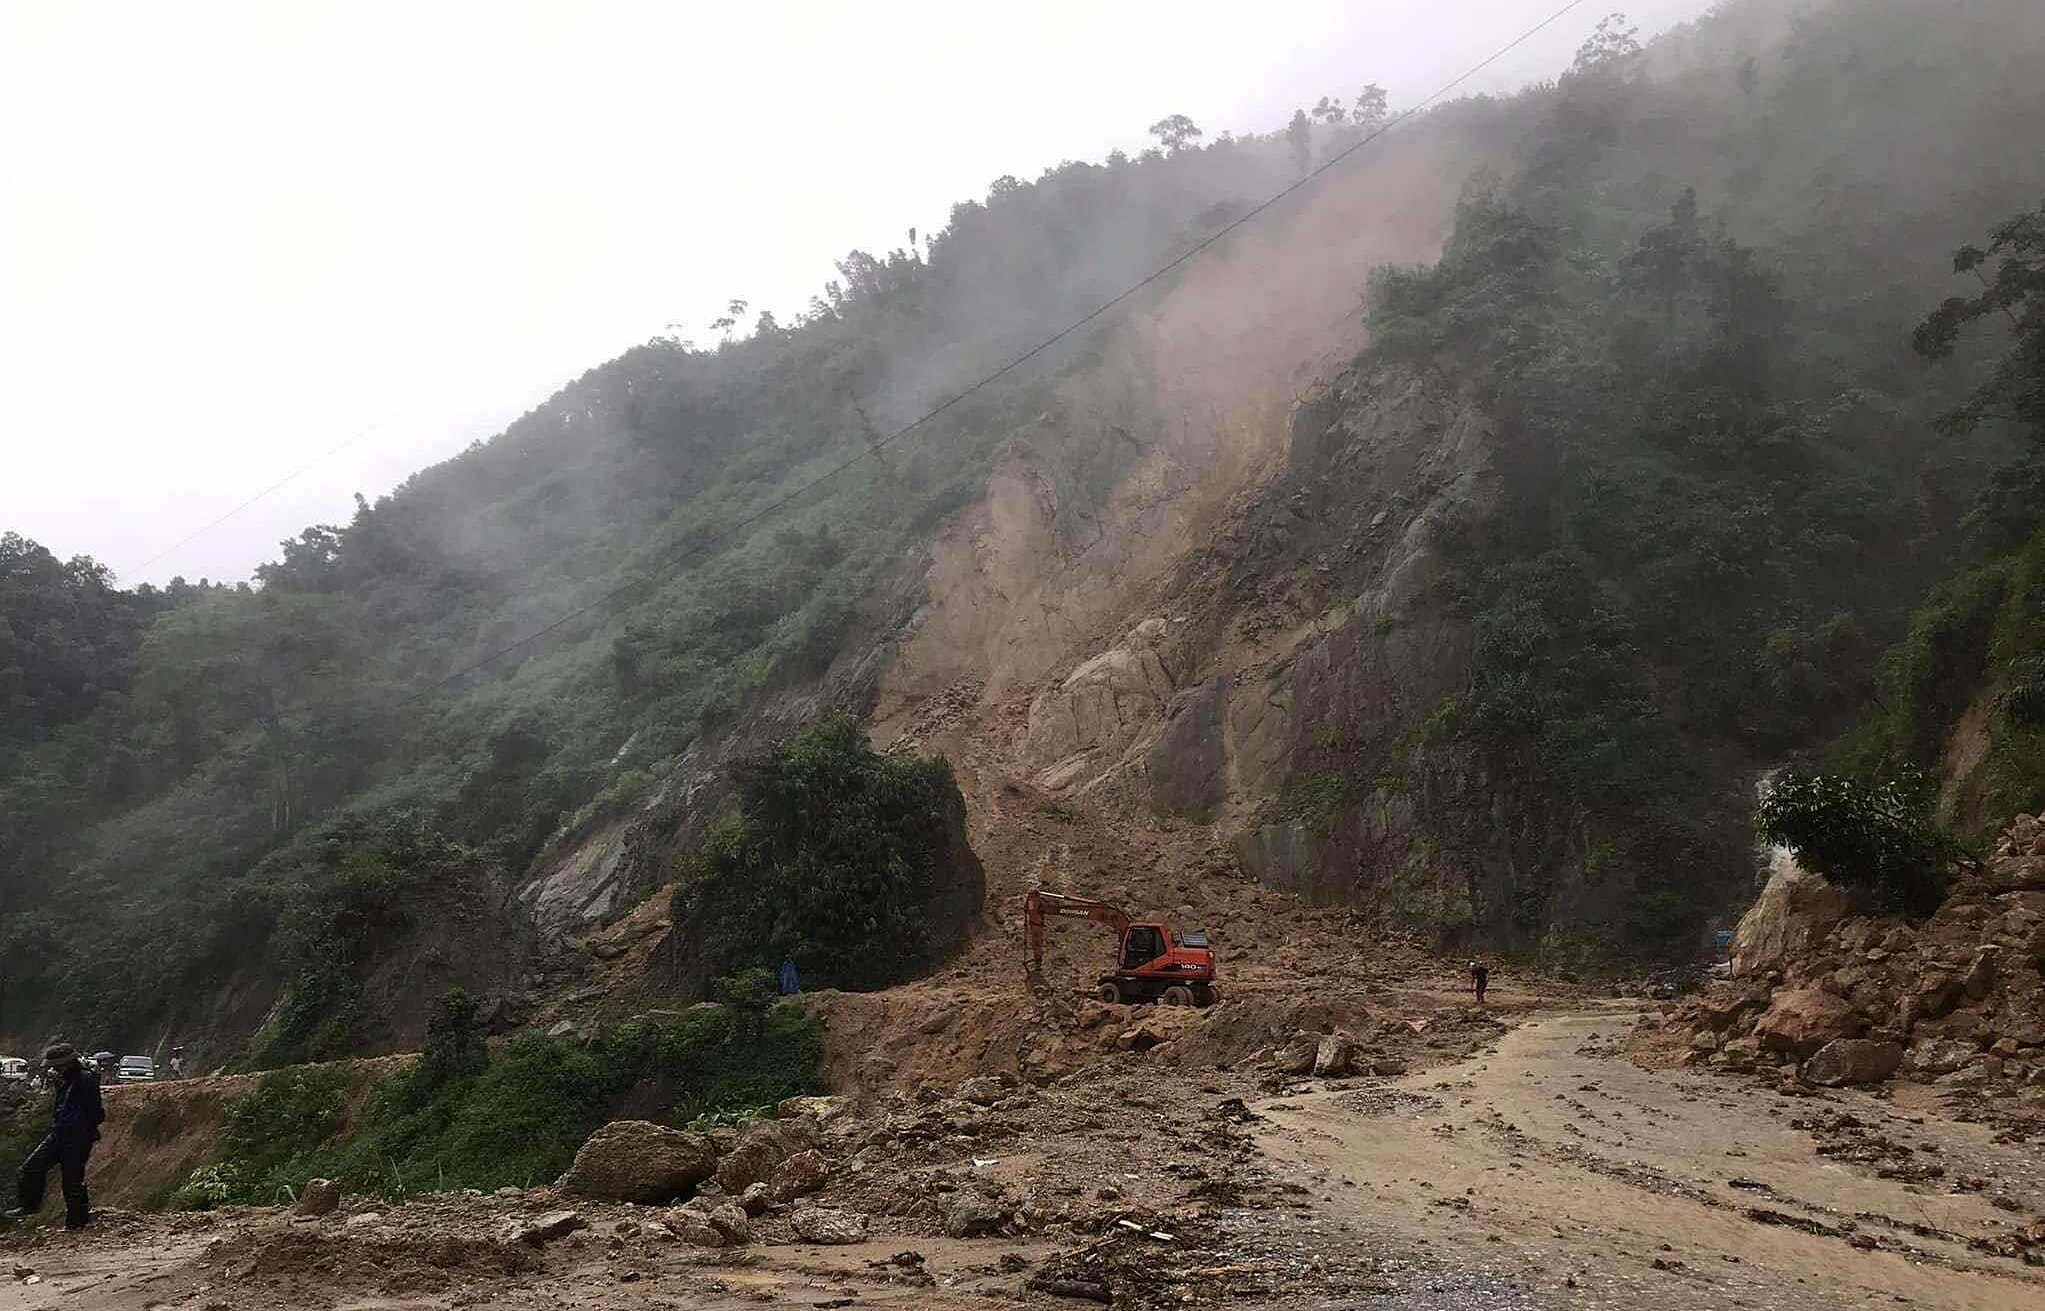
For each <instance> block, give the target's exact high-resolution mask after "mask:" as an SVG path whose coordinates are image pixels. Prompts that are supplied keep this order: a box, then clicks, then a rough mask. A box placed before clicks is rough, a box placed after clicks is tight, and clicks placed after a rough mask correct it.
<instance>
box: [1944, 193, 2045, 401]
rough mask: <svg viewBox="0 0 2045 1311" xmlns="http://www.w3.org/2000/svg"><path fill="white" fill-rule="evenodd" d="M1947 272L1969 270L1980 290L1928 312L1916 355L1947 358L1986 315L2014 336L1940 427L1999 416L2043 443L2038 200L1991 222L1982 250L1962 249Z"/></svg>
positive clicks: (2043, 247)
mask: <svg viewBox="0 0 2045 1311" xmlns="http://www.w3.org/2000/svg"><path fill="white" fill-rule="evenodd" d="M1990 270H1993V272H1992V273H1991V272H1990ZM1953 271H1954V272H1955V273H1962V274H1971V275H1972V276H1973V277H1975V278H1976V279H1977V280H1979V282H1980V284H1981V292H1980V294H1979V295H1975V296H1952V297H1948V298H1947V299H1946V301H1945V303H1943V304H1942V305H1940V306H1939V307H1938V308H1937V309H1935V310H1933V311H1932V312H1931V314H1930V315H1928V316H1927V317H1926V318H1925V320H1924V322H1923V323H1921V324H1919V325H1918V327H1917V332H1916V334H1915V336H1914V337H1913V339H1912V344H1913V345H1915V346H1916V348H1917V351H1918V353H1919V354H1921V355H1923V356H1925V357H1926V358H1927V359H1934V360H1942V359H1946V358H1948V357H1949V356H1951V355H1952V354H1953V352H1954V350H1955V349H1956V348H1957V346H1958V344H1959V340H1960V334H1961V333H1962V332H1963V331H1964V330H1966V329H1967V328H1968V327H1971V326H1972V325H1973V324H1974V323H1975V322H1976V321H1978V320H1981V319H1986V318H2000V319H2002V320H2004V321H2005V322H2006V323H2007V324H2008V325H2009V329H2010V335H2011V336H2012V337H2013V338H2014V339H2015V340H2014V342H2013V343H2012V345H2011V347H2010V349H2009V351H2008V352H2007V353H2006V354H2005V355H2004V356H2003V357H2002V359H2001V360H2000V361H1999V362H1998V363H1997V364H1996V366H1995V371H1994V372H1993V373H1992V374H1990V375H1989V378H1988V381H1987V382H1985V383H1983V384H1982V385H1981V386H1980V387H1979V388H1978V389H1977V390H1976V391H1975V392H1974V394H1973V395H1972V396H1970V397H1968V399H1967V400H1966V402H1965V403H1964V404H1962V405H1961V406H1959V407H1958V408H1957V409H1955V410H1953V411H1952V412H1951V413H1949V414H1947V415H1946V416H1945V418H1944V420H1943V423H1944V426H1945V427H1946V428H1947V429H1948V430H1950V431H1953V432H1968V431H1971V430H1973V429H1975V428H1977V427H1979V426H1980V425H1981V424H1983V423H1985V422H1987V421H1988V420H1990V419H2004V420H2008V421H2009V422H2012V423H2015V424H2018V425H2020V426H2021V427H2023V428H2025V429H2027V430H2028V431H2029V433H2030V435H2031V436H2032V437H2033V438H2034V439H2036V440H2039V441H2045V205H2041V206H2040V207H2039V208H2037V209H2034V210H2026V211H2025V212H2023V213H2021V214H2017V215H2014V216H2012V217H2010V218H2007V219H2004V220H2003V221H2002V222H2001V223H1998V224H1996V225H1995V227H1994V229H1993V230H1992V231H1991V232H1990V233H1989V234H1988V249H1986V250H1983V249H1981V247H1979V246H1972V245H1969V246H1962V247H1961V248H1960V249H1959V250H1958V251H1957V252H1956V253H1955V254H1954V255H1953Z"/></svg>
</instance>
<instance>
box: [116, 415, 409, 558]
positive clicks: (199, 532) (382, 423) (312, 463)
mask: <svg viewBox="0 0 2045 1311" xmlns="http://www.w3.org/2000/svg"><path fill="white" fill-rule="evenodd" d="M397 417H398V411H396V410H392V411H391V412H390V413H389V414H386V415H384V416H383V417H382V418H381V419H378V420H376V421H375V422H373V423H370V424H368V425H366V426H364V427H361V428H358V429H356V430H355V431H354V432H353V433H351V434H349V435H348V436H347V437H346V438H344V439H342V440H341V441H340V442H337V443H336V444H334V445H333V446H330V447H328V448H327V449H326V450H324V451H322V452H320V453H319V454H318V455H315V456H313V457H312V458H311V459H310V460H307V461H306V462H305V463H304V464H301V465H299V466H298V467H297V468H296V469H293V470H292V471H291V472H290V473H287V474H285V475H284V476H283V477H282V478H279V479H278V480H277V481H276V482H273V483H271V484H270V485H269V486H268V487H265V488H264V489H263V490H262V491H260V492H257V493H256V494H255V495H254V496H251V497H249V498H248V499H247V500H246V501H243V502H242V503H241V504H240V505H237V506H235V507H234V508H233V509H232V510H229V511H228V512H227V513H226V514H223V515H221V516H220V517H219V518H218V519H215V520H213V521H212V522H211V523H209V524H206V525H204V526H202V527H199V528H194V529H193V530H192V531H191V532H189V533H186V534H185V535H184V536H183V537H180V538H178V539H177V540H176V541H175V542H172V543H171V544H170V545H169V546H166V547H164V548H163V549H162V550H161V551H158V552H157V553H156V554H155V555H152V556H150V557H149V558H148V559H147V560H144V561H143V562H142V563H141V564H138V565H136V566H135V570H134V571H135V572H136V573H138V574H139V573H141V572H142V571H143V570H145V569H147V568H149V566H150V565H153V564H155V563H156V562H157V561H158V560H161V559H163V558H164V557H165V556H167V555H171V554H174V553H175V552H177V551H180V550H182V549H183V548H185V547H187V546H190V545H191V544H192V543H193V542H196V541H198V540H199V539H200V538H201V537H204V536H205V535H206V534H207V533H210V532H212V531H213V530H214V529H215V528H218V527H219V526H220V525H221V524H224V523H226V522H227V521H228V520H229V519H232V518H234V516H236V515H238V514H240V513H241V512H242V511H243V510H246V509H248V508H249V507H250V506H251V505H254V504H255V503H256V502H257V501H260V500H262V499H263V498H264V497H266V496H268V495H270V494H271V493H273V492H276V491H279V490H281V489H282V488H284V487H285V486H286V485H288V484H290V483H292V482H294V481H296V480H297V479H298V477H299V476H300V475H301V474H304V473H306V472H308V471H310V470H312V469H315V468H317V467H318V466H320V465H322V464H324V463H326V462H327V461H328V460H331V459H333V458H334V457H335V456H336V455H339V454H340V453H341V452H342V451H345V450H347V449H348V448H349V447H350V446H353V445H354V444H355V443H356V442H359V441H361V440H362V439H363V438H364V437H367V436H369V434H371V433H373V432H375V431H377V430H378V429H379V428H386V427H389V426H390V424H391V421H392V420H394V419H396V418H397Z"/></svg>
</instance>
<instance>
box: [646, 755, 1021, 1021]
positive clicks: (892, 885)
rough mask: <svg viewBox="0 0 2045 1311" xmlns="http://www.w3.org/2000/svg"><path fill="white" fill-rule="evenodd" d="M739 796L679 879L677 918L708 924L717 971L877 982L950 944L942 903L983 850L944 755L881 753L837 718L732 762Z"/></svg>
mask: <svg viewBox="0 0 2045 1311" xmlns="http://www.w3.org/2000/svg"><path fill="white" fill-rule="evenodd" d="M733 781H734V782H735V783H736V784H737V788H738V797H739V807H738V814H737V815H736V816H735V817H733V819H732V820H731V821H730V822H728V823H727V824H725V825H724V826H723V827H722V828H720V829H719V830H718V831H717V832H715V833H714V834H712V835H711V837H710V838H709V840H708V841H706V842H705V843H704V846H703V850H702V853H701V855H700V856H699V858H698V859H697V861H696V863H695V867H694V868H693V869H692V870H691V871H690V872H689V873H688V874H686V875H684V876H683V878H682V879H681V880H680V881H679V882H678V883H677V884H676V888H675V893H674V899H673V900H674V905H673V911H674V915H675V923H676V924H687V925H691V926H694V927H696V928H697V929H699V930H700V931H701V933H702V935H703V941H704V949H705V951H706V953H707V955H708V957H709V963H710V965H711V968H712V970H713V972H715V973H726V972H729V971H732V970H739V969H746V968H749V967H753V966H761V967H766V966H772V965H775V964H778V963H779V962H780V961H781V960H783V959H784V958H786V959H792V960H794V961H795V963H796V965H797V966H799V967H800V968H801V970H802V975H803V977H804V978H805V979H813V980H815V981H816V982H817V983H818V984H820V985H825V986H834V987H848V988H880V987H886V986H888V985H889V984H893V983H898V982H900V981H901V980H903V979H905V978H908V977H910V976H911V975H912V974H914V973H915V972H916V971H917V970H919V969H923V968H926V967H928V966H929V965H930V964H931V963H932V962H933V961H934V960H936V959H937V958H938V957H939V956H941V955H942V954H943V953H944V952H945V951H947V950H949V949H950V948H951V947H952V946H953V945H954V944H953V940H952V938H951V936H950V935H951V934H953V933H955V932H956V925H952V924H947V923H946V922H945V921H946V919H947V916H946V914H945V913H944V909H943V907H944V906H945V905H947V904H949V903H950V901H951V900H952V899H953V898H955V897H956V896H957V894H958V893H959V891H960V890H965V891H966V892H967V893H968V895H969V897H970V899H971V900H972V901H973V902H974V904H975V909H977V903H978V898H979V896H980V895H981V893H982V891H983V883H982V879H983V877H984V876H982V875H981V873H980V871H979V865H978V861H977V860H976V859H975V858H974V857H973V855H972V852H971V850H970V848H968V847H967V846H966V845H965V802H964V800H963V799H962V798H961V797H960V795H959V788H958V784H957V782H955V781H954V780H953V778H952V772H951V766H950V765H948V764H946V763H945V762H944V761H943V760H942V759H938V758H929V759H920V758H917V757H910V756H883V755H880V754H879V753H877V752H875V751H874V749H873V748H872V747H871V746H869V745H868V744H867V741H866V733H865V730H864V729H862V728H861V727H860V725H859V724H858V723H856V722H855V721H852V720H834V721H831V722H828V723H825V724H823V725H820V726H819V727H817V728H814V729H811V730H810V731H809V732H807V733H804V734H803V735H802V736H800V737H798V738H796V739H795V740H794V741H792V742H788V743H784V744H782V745H781V746H778V747H776V748H774V749H772V750H770V751H767V752H765V753H763V754H761V755H758V756H755V757H752V758H750V759H748V760H746V761H744V762H742V763H741V764H740V765H738V766H737V768H736V769H735V770H734V778H733Z"/></svg>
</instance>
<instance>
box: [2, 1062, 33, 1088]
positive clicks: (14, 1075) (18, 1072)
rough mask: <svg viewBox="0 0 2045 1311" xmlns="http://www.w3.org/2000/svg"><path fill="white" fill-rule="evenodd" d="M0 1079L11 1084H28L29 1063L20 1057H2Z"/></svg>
mask: <svg viewBox="0 0 2045 1311" xmlns="http://www.w3.org/2000/svg"><path fill="white" fill-rule="evenodd" d="M0 1079H5V1080H7V1081H8V1082H9V1083H27V1082H28V1062H27V1061H26V1060H24V1059H23V1058H22V1057H19V1056H0Z"/></svg>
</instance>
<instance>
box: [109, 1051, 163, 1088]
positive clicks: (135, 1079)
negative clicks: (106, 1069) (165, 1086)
mask: <svg viewBox="0 0 2045 1311" xmlns="http://www.w3.org/2000/svg"><path fill="white" fill-rule="evenodd" d="M114 1079H115V1081H116V1082H119V1083H153V1082H155V1080H156V1058H155V1057H153V1056H123V1057H122V1058H121V1066H120V1070H119V1072H118V1073H116V1074H115V1075H114Z"/></svg>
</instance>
